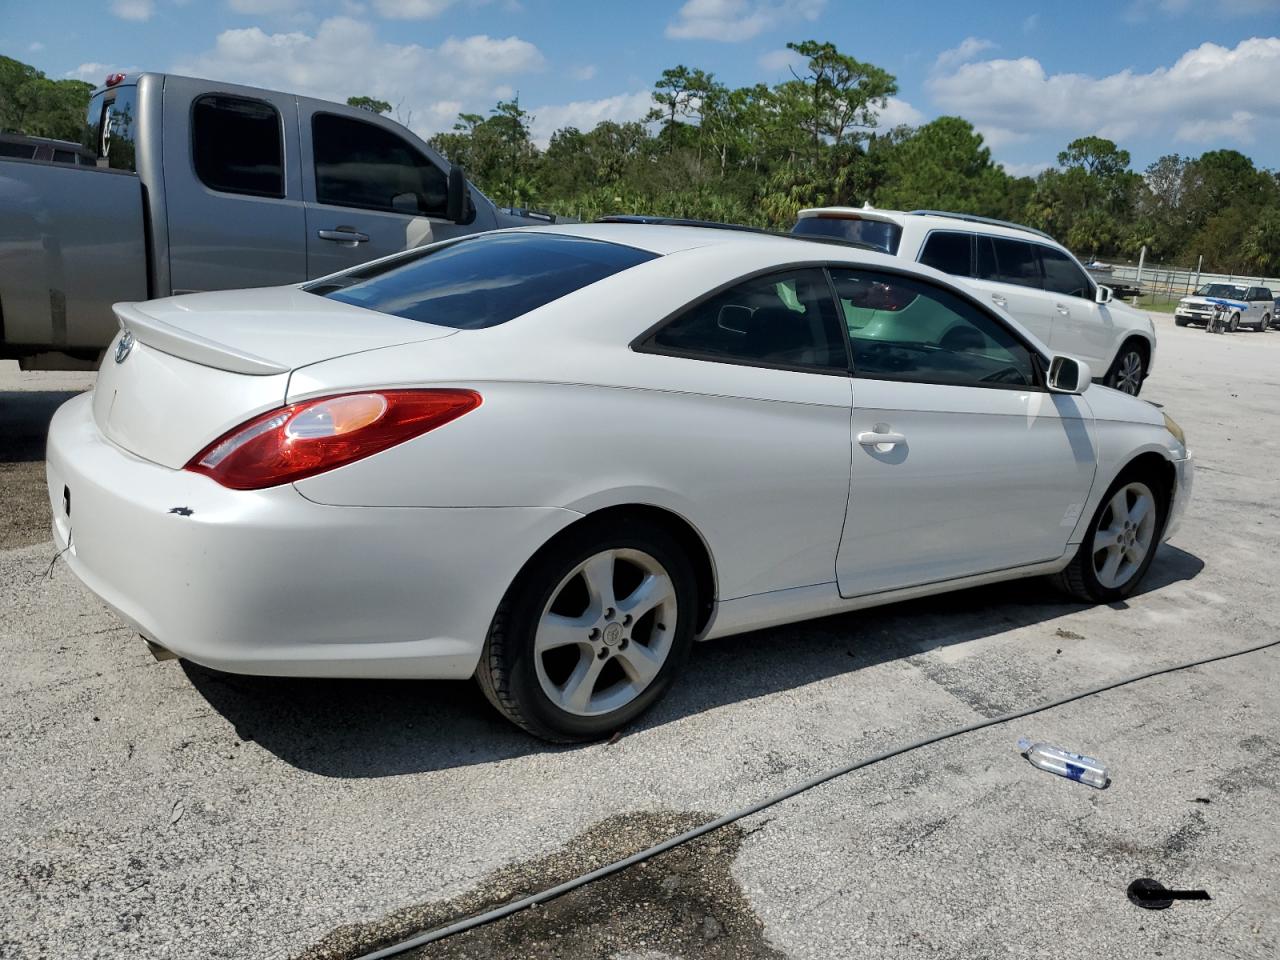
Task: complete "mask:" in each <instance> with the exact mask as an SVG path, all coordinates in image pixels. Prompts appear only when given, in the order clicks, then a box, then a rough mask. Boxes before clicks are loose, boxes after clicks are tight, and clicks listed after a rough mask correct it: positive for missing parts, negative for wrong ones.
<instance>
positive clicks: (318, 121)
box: [311, 113, 449, 217]
mask: <svg viewBox="0 0 1280 960" xmlns="http://www.w3.org/2000/svg"><path fill="white" fill-rule="evenodd" d="M311 139H312V149H313V151H314V155H315V170H316V199H317V200H318V201H319V202H320V203H331V204H334V205H335V206H339V207H361V208H363V209H366V210H388V211H391V212H394V213H407V214H411V215H414V216H424V217H442V216H444V213H445V205H446V202H447V200H448V193H449V188H448V180H447V178H446V177H445V174H444V171H442V170H441V169H440V168H439V167H437V166H436V165H435V164H434V163H432V162H431V161H430V160H428V159H427V158H426V157H424V156H423V155H422V154H421V153H419V152H418V151H417V150H415V149H414V148H413V147H412V146H411V145H410V144H409V143H408V142H406V141H405V140H403V139H401V138H400V137H398V136H396V135H395V134H394V133H392V132H391V131H390V130H385V129H383V128H382V127H379V126H377V125H375V124H372V123H365V122H363V121H361V120H354V119H352V118H351V117H341V116H338V115H337V114H333V113H317V114H316V115H315V116H314V117H313V118H312V120H311Z"/></svg>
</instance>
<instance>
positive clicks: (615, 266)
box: [304, 233, 656, 330]
mask: <svg viewBox="0 0 1280 960" xmlns="http://www.w3.org/2000/svg"><path fill="white" fill-rule="evenodd" d="M655 256H656V254H653V253H649V252H648V251H646V250H637V249H635V248H634V247H624V246H623V245H622V244H618V243H605V242H604V241H602V240H588V239H586V238H584V237H570V236H562V235H559V234H553V233H489V234H478V235H475V236H471V237H466V238H464V239H462V240H459V241H457V242H455V243H450V244H445V245H442V246H433V247H426V248H424V249H423V250H415V251H413V252H412V253H410V254H406V255H404V256H401V257H396V258H393V259H389V260H383V261H378V262H375V263H372V264H368V265H366V266H363V267H356V268H355V269H354V270H349V271H347V272H346V273H343V274H338V275H337V276H335V277H328V278H326V279H325V280H324V281H323V282H321V283H313V284H311V285H310V286H308V287H305V288H304V289H305V290H306V291H307V292H308V293H314V294H316V295H318V296H327V297H329V298H331V299H333V300H340V301H342V302H343V303H350V304H354V305H355V306H357V307H365V308H366V309H369V310H379V311H381V312H382V313H389V314H392V315H393V316H397V317H404V318H405V319H406V320H417V321H419V322H420V323H433V324H436V325H438V326H444V327H458V328H460V329H463V330H475V329H479V328H481V327H493V326H497V325H498V324H500V323H506V322H507V321H508V320H511V319H512V318H514V317H518V316H520V315H521V314H525V313H528V312H529V311H531V310H535V309H537V308H538V307H541V306H543V305H544V304H547V303H550V302H551V301H553V300H558V299H559V298H560V297H563V296H565V295H567V294H570V293H573V291H575V290H579V289H581V288H582V287H585V286H587V285H588V284H592V283H595V282H596V281H597V280H603V279H604V278H605V277H608V276H612V275H613V274H615V273H619V272H620V271H622V270H626V269H628V268H630V267H634V266H636V265H637V264H640V263H644V262H646V261H648V260H652V259H654V257H655Z"/></svg>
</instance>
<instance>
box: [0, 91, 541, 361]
mask: <svg viewBox="0 0 1280 960" xmlns="http://www.w3.org/2000/svg"><path fill="white" fill-rule="evenodd" d="M83 145H84V148H85V150H87V151H89V152H90V153H91V155H92V157H93V158H94V160H95V162H94V164H93V165H91V166H88V165H86V166H78V165H73V164H67V163H59V164H54V163H41V162H37V161H35V160H23V159H7V158H0V331H2V335H0V357H9V358H17V359H18V360H19V361H20V363H21V364H22V365H23V367H24V368H26V369H32V368H38V367H44V368H51V367H52V368H57V367H64V368H67V367H74V366H86V365H96V363H97V360H98V358H99V356H100V354H101V351H102V350H103V348H105V347H106V345H107V344H108V343H109V342H110V341H111V339H112V337H113V336H114V335H115V333H116V329H117V324H116V320H115V317H114V315H113V314H112V311H111V304H112V303H115V302H117V301H128V300H148V299H153V298H156V297H166V296H170V295H173V294H180V293H190V292H195V291H201V290H222V289H229V288H238V287H259V286H276V285H280V284H288V283H301V282H303V281H306V280H309V279H313V278H316V277H321V276H324V275H326V274H329V273H333V272H335V271H338V270H343V269H345V268H347V267H350V266H352V265H354V264H357V263H362V262H364V261H367V260H372V259H374V258H376V257H381V256H384V255H386V254H390V253H396V252H398V251H400V250H404V249H406V248H409V247H414V246H418V245H420V244H426V243H431V242H433V241H436V240H442V239H447V238H449V237H453V236H457V235H460V234H468V233H477V232H480V231H484V230H492V229H496V228H499V227H509V226H522V225H524V224H527V223H532V222H535V221H532V220H529V219H526V218H522V217H518V216H512V215H510V214H505V213H502V212H500V211H499V210H498V209H497V208H496V207H495V206H494V205H493V204H492V203H491V202H490V201H489V200H488V198H486V197H485V196H484V195H483V194H481V193H480V192H479V191H478V190H475V189H474V188H472V187H470V186H469V185H468V184H467V182H466V180H465V178H464V177H463V175H462V171H461V169H460V168H456V167H453V166H452V165H451V164H450V163H449V162H448V161H447V160H445V159H444V158H443V157H442V156H440V155H439V154H438V153H437V152H436V151H434V150H433V149H432V148H431V147H430V146H429V145H427V144H426V143H424V142H423V141H422V140H421V139H420V138H418V137H417V136H415V135H414V134H413V133H412V132H410V131H409V130H407V129H405V128H404V127H402V126H400V125H399V124H398V123H395V122H394V121H392V120H389V119H387V118H386V117H382V116H378V115H376V114H374V113H371V112H369V111H367V110H361V109H357V108H353V107H348V106H344V105H342V104H337V103H329V102H327V101H324V100H313V99H311V98H309V97H302V96H296V95H294V94H289V93H278V92H275V91H271V90H261V89H257V88H252V87H243V86H237V85H235V84H229V83H219V82H216V81H210V80H196V79H192V78H189V77H179V76H172V75H166V74H159V73H143V74H138V75H131V76H123V75H119V74H116V75H113V76H111V77H109V78H108V80H107V84H106V85H105V86H102V87H99V88H98V89H97V90H95V91H94V92H93V94H92V98H91V100H90V102H89V108H88V112H87V117H86V120H85V127H84V137H83Z"/></svg>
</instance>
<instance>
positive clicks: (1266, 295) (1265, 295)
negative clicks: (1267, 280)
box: [1258, 287, 1275, 300]
mask: <svg viewBox="0 0 1280 960" xmlns="http://www.w3.org/2000/svg"><path fill="white" fill-rule="evenodd" d="M1258 297H1259V299H1261V300H1274V299H1275V297H1273V296H1272V295H1271V291H1270V290H1268V289H1267V288H1266V287H1263V288H1262V289H1260V290H1259V291H1258Z"/></svg>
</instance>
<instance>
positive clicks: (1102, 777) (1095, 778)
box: [1018, 737, 1111, 790]
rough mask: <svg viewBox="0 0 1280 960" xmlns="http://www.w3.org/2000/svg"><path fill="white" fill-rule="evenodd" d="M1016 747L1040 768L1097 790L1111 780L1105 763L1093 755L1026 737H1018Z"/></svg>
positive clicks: (1104, 786)
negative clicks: (1073, 751)
mask: <svg viewBox="0 0 1280 960" xmlns="http://www.w3.org/2000/svg"><path fill="white" fill-rule="evenodd" d="M1018 749H1019V750H1021V751H1022V753H1023V756H1025V757H1026V758H1027V759H1028V760H1030V761H1031V762H1032V763H1033V764H1034V765H1035V766H1037V767H1039V768H1040V769H1041V770H1048V771H1049V772H1050V773H1056V774H1057V775H1058V776H1060V777H1066V778H1067V779H1068V780H1078V781H1079V782H1080V783H1087V784H1088V785H1089V786H1091V787H1097V788H1098V789H1099V790H1104V789H1106V786H1107V784H1109V783H1110V782H1111V778H1110V777H1108V776H1107V768H1106V765H1105V764H1104V763H1103V762H1102V761H1101V760H1096V759H1094V758H1093V757H1084V756H1081V755H1080V754H1078V753H1071V752H1069V751H1067V750H1063V749H1062V748H1061V747H1051V746H1050V745H1049V744H1047V743H1032V742H1031V740H1030V739H1029V738H1027V737H1020V738H1019V739H1018Z"/></svg>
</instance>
